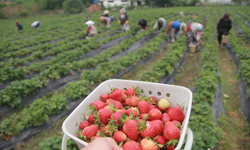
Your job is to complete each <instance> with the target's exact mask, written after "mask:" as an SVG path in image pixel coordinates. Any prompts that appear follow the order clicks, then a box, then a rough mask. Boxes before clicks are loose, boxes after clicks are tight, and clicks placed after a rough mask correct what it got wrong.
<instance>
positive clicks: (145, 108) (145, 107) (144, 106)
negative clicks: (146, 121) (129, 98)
mask: <svg viewBox="0 0 250 150" xmlns="http://www.w3.org/2000/svg"><path fill="white" fill-rule="evenodd" d="M137 107H138V109H139V111H140V114H147V113H148V112H149V110H150V104H149V103H148V102H147V101H140V102H139V103H138V105H137Z"/></svg>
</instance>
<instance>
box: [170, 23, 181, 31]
mask: <svg viewBox="0 0 250 150" xmlns="http://www.w3.org/2000/svg"><path fill="white" fill-rule="evenodd" d="M180 25H181V23H180V22H178V21H175V22H173V24H172V26H171V28H173V29H175V30H179V29H180Z"/></svg>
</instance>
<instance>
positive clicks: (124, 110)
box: [116, 109, 127, 114]
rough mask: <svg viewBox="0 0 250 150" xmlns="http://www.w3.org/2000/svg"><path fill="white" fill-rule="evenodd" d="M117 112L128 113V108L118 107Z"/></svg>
mask: <svg viewBox="0 0 250 150" xmlns="http://www.w3.org/2000/svg"><path fill="white" fill-rule="evenodd" d="M116 112H118V113H124V114H126V112H127V110H126V109H117V110H116Z"/></svg>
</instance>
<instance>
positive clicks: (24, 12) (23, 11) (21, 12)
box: [19, 10, 29, 17]
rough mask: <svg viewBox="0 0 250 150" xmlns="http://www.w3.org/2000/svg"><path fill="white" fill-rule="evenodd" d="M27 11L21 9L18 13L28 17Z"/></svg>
mask: <svg viewBox="0 0 250 150" xmlns="http://www.w3.org/2000/svg"><path fill="white" fill-rule="evenodd" d="M28 15H29V11H28V10H21V11H20V13H19V16H20V17H28Z"/></svg>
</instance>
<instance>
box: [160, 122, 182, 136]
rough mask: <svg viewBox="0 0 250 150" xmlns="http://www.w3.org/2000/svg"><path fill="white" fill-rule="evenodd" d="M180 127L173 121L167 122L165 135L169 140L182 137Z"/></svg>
mask: <svg viewBox="0 0 250 150" xmlns="http://www.w3.org/2000/svg"><path fill="white" fill-rule="evenodd" d="M180 134H181V132H180V129H179V128H177V127H176V126H175V125H174V123H173V122H166V124H165V126H164V130H163V136H164V138H165V139H166V140H167V141H170V140H178V139H179V138H180Z"/></svg>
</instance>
